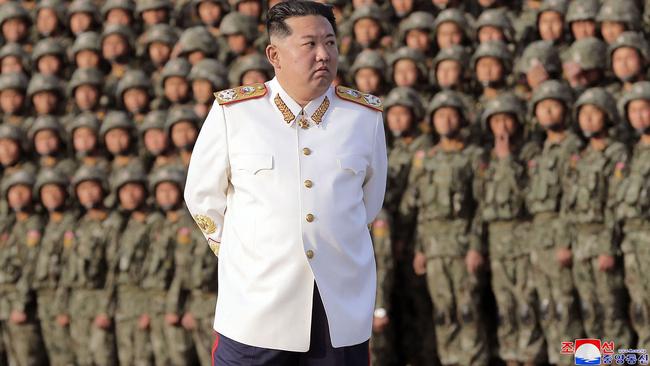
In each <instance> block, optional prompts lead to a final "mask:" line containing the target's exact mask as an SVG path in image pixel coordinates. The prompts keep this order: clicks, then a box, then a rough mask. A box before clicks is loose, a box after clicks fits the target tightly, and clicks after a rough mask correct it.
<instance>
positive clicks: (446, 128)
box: [433, 107, 461, 136]
mask: <svg viewBox="0 0 650 366" xmlns="http://www.w3.org/2000/svg"><path fill="white" fill-rule="evenodd" d="M460 122H461V119H460V113H459V112H458V109H456V108H454V107H442V108H438V109H437V110H436V111H435V112H434V113H433V127H434V128H435V130H436V132H437V133H438V134H439V135H440V136H452V135H454V133H455V132H456V131H458V129H459V128H460Z"/></svg>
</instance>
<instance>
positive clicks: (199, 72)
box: [188, 58, 228, 90]
mask: <svg viewBox="0 0 650 366" xmlns="http://www.w3.org/2000/svg"><path fill="white" fill-rule="evenodd" d="M226 70H227V69H226V67H225V66H224V65H223V64H222V63H221V62H219V61H217V60H214V59H209V58H207V59H203V60H201V61H199V62H198V63H196V65H194V66H192V69H191V70H190V74H189V75H188V79H189V80H190V81H195V80H208V81H210V82H211V83H212V86H213V87H214V89H215V90H222V89H226V88H227V87H228V77H227V75H226Z"/></svg>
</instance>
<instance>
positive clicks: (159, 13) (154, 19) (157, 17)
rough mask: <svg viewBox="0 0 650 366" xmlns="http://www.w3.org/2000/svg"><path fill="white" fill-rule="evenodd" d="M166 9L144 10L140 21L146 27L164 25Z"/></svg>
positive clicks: (166, 14)
mask: <svg viewBox="0 0 650 366" xmlns="http://www.w3.org/2000/svg"><path fill="white" fill-rule="evenodd" d="M168 13H169V12H168V11H167V9H164V8H162V9H151V10H145V11H143V12H142V20H143V21H144V24H146V25H154V24H159V23H164V22H166V21H167V18H168Z"/></svg>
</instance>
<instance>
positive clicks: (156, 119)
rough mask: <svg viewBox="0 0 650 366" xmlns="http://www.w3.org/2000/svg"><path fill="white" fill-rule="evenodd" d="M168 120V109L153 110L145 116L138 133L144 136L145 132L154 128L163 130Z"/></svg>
mask: <svg viewBox="0 0 650 366" xmlns="http://www.w3.org/2000/svg"><path fill="white" fill-rule="evenodd" d="M166 120H167V111H166V110H153V111H151V112H149V113H147V115H146V116H145V117H144V120H143V121H142V123H141V124H140V125H139V126H138V133H139V134H140V137H141V138H144V134H145V132H147V131H149V130H153V129H158V130H161V131H163V130H164V129H165V121H166Z"/></svg>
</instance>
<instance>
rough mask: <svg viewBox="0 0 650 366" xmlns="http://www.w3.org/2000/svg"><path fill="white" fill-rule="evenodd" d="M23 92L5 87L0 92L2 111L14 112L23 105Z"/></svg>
mask: <svg viewBox="0 0 650 366" xmlns="http://www.w3.org/2000/svg"><path fill="white" fill-rule="evenodd" d="M24 101H25V94H23V93H22V92H21V91H19V90H14V89H7V90H3V91H2V92H1V93H0V108H2V111H3V112H4V113H14V112H16V111H18V110H20V108H21V107H22V105H23V102H24Z"/></svg>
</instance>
